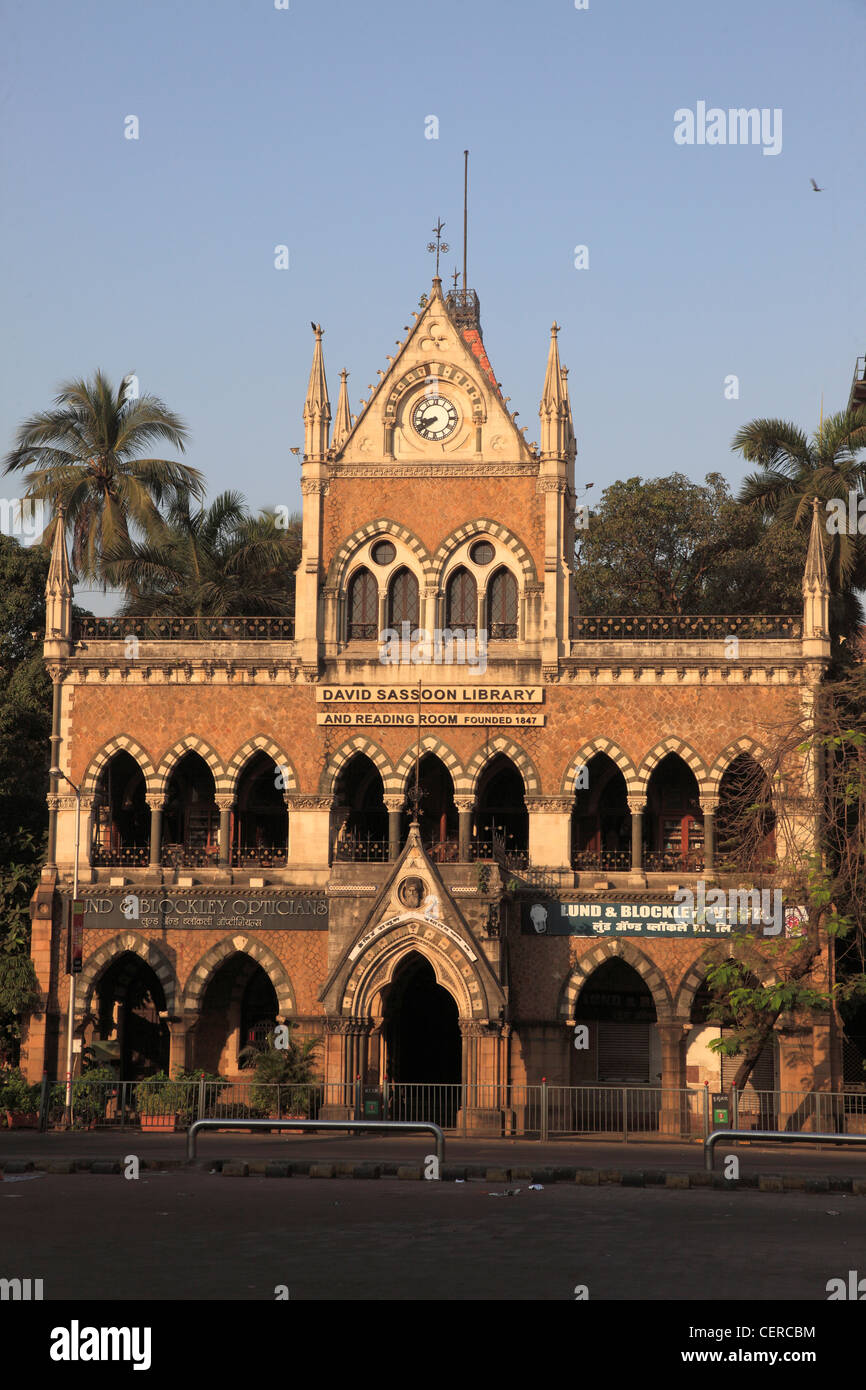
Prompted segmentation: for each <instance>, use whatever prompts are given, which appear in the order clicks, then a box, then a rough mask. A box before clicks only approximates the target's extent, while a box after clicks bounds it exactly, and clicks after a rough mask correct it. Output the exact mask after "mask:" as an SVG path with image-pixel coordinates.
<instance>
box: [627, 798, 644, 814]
mask: <svg viewBox="0 0 866 1390" xmlns="http://www.w3.org/2000/svg"><path fill="white" fill-rule="evenodd" d="M627 800H628V809H629V811H630V812H631V814H632V815H633V816H642V815H643V813H644V811H645V810H646V796H630V797H628V798H627Z"/></svg>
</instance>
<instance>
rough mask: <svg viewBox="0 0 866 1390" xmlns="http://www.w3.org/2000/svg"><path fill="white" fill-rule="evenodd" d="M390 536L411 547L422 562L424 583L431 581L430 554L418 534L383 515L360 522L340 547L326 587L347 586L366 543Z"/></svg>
mask: <svg viewBox="0 0 866 1390" xmlns="http://www.w3.org/2000/svg"><path fill="white" fill-rule="evenodd" d="M386 536H391V537H394V538H396V539H397V540H401V541H402V542H403V544H404V545H405V546H406V547H407V549H408V550H410V551H411V553H412V555H413V556H414V557H415V560H416V562H417V565H418V570H419V575H418V577H419V578H420V579H421V580H422V581H423V583H424V584H425V585H426V584H429V583H430V582H431V579H432V570H431V564H430V556H429V554H428V551H427V549H426V547H425V546H424V545H422V543H421V541H419V539H418V537H417V536H416V535H414V534H413V532H412V531H409V530H408V529H407V528H406V527H405V526H401V525H400V524H399V522H396V521H389V519H388V518H387V517H381V518H380V519H379V520H378V521H371V522H368V524H367V525H366V526H359V527H358V530H357V531H354V532H353V533H352V535H351V536H349V537H348V539H347V540H345V541H344V542H343V544H342V545H341V546H340V548H339V550H338V551H337V552H336V553H335V555H334V557H333V559H332V560H331V563H330V565H329V566H328V577H327V579H326V580H325V584H326V587H332V588H338V589H342V588H345V581H346V575H347V572H348V569H349V566H350V565H351V563H352V561H353V560H354V558H355V556H356V555H357V553H358V551H359V550H360V549H361V547H362V546H363V545H366V544H367V543H368V542H370V541H373V540H378V539H380V538H384V537H386Z"/></svg>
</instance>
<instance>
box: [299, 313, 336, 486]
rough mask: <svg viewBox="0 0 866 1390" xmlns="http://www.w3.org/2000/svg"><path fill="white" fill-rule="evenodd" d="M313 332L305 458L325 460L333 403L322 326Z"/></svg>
mask: <svg viewBox="0 0 866 1390" xmlns="http://www.w3.org/2000/svg"><path fill="white" fill-rule="evenodd" d="M313 332H314V333H315V335H316V342H315V346H314V348H313V365H312V366H311V368H310V383H309V386H308V387H307V398H306V400H305V401H304V458H307V459H323V458H324V457H325V455H326V454H327V452H328V431H329V429H330V424H331V402H330V401H329V400H328V383H327V381H326V380H325V362H324V358H323V356H322V325H321V324H320V323H316V324H314V325H313Z"/></svg>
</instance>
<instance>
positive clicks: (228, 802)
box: [214, 796, 235, 813]
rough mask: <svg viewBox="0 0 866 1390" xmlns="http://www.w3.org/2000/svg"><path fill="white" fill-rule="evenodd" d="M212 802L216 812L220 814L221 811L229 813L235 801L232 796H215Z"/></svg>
mask: <svg viewBox="0 0 866 1390" xmlns="http://www.w3.org/2000/svg"><path fill="white" fill-rule="evenodd" d="M214 801H215V802H216V805H217V810H218V811H219V812H220V813H222V812H223V811H230V810H231V809H232V807H233V806H234V804H235V799H234V797H233V796H215V797H214Z"/></svg>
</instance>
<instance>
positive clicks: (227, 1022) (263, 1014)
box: [195, 951, 279, 1076]
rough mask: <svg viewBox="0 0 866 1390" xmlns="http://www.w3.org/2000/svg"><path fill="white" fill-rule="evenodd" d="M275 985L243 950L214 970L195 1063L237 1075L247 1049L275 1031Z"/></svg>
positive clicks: (198, 1032)
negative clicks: (244, 1051) (243, 1053)
mask: <svg viewBox="0 0 866 1390" xmlns="http://www.w3.org/2000/svg"><path fill="white" fill-rule="evenodd" d="M278 1008H279V1005H278V1002H277V995H276V991H275V989H274V986H273V984H272V982H271V980H270V978H269V977H268V975H267V973H266V972H265V971H264V970H263V969H262V967H261V966H260V965H259V964H258V963H257V962H256V961H254V960H253V959H252V957H250V956H248V955H246V954H245V953H244V952H243V951H237V952H235V953H233V954H232V955H230V956H227V957H226V959H225V960H224V961H223V963H222V965H221V966H220V967H219V969H218V970H216V971H215V972H214V974H213V975H212V976H211V978H210V980H209V981H208V983H207V986H206V988H205V991H204V993H203V995H202V999H201V1006H200V1013H201V1017H200V1020H199V1023H198V1026H197V1028H196V1032H195V1065H196V1067H197V1068H199V1069H201V1070H202V1071H208V1072H212V1073H218V1074H220V1075H222V1076H225V1075H232V1074H234V1075H237V1074H238V1073H239V1072H240V1070H241V1067H242V1064H243V1060H244V1059H243V1058H242V1057H241V1055H240V1054H241V1053H242V1052H243V1049H244V1048H245V1047H248V1046H261V1045H262V1044H264V1043H265V1042H266V1039H267V1036H268V1034H269V1033H270V1034H273V1029H274V1025H275V1023H276V1018H277V1012H278Z"/></svg>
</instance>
